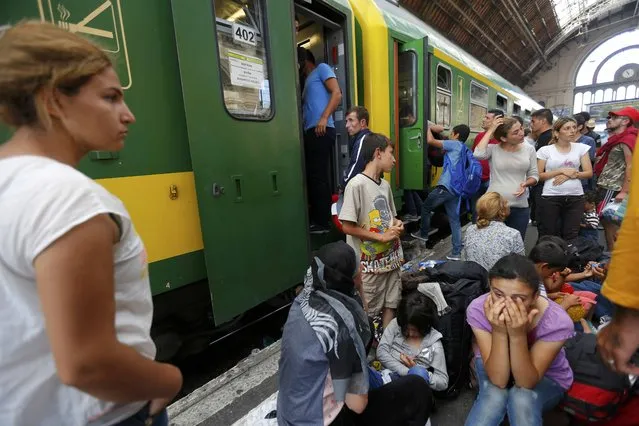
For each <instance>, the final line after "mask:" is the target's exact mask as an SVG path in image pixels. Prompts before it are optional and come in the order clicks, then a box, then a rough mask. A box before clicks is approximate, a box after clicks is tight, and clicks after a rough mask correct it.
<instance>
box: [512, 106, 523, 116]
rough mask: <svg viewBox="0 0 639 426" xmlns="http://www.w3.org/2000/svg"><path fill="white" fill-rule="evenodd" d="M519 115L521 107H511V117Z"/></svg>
mask: <svg viewBox="0 0 639 426" xmlns="http://www.w3.org/2000/svg"><path fill="white" fill-rule="evenodd" d="M519 114H521V107H520V106H519V105H517V104H514V105H513V115H519Z"/></svg>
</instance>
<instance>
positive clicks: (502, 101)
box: [497, 93, 508, 113]
mask: <svg viewBox="0 0 639 426" xmlns="http://www.w3.org/2000/svg"><path fill="white" fill-rule="evenodd" d="M497 108H499V109H500V110H502V111H504V113H508V98H507V97H505V96H504V95H502V94H500V93H497Z"/></svg>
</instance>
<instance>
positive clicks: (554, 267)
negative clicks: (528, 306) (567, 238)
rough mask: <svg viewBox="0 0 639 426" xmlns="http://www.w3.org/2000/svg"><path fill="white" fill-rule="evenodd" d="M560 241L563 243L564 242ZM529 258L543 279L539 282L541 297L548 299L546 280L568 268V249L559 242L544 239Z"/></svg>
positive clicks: (531, 252)
mask: <svg viewBox="0 0 639 426" xmlns="http://www.w3.org/2000/svg"><path fill="white" fill-rule="evenodd" d="M559 240H560V241H561V242H563V240H561V239H559ZM528 258H529V259H530V260H532V262H533V263H534V264H535V269H536V270H537V274H538V275H539V278H540V279H541V281H540V282H539V295H540V296H543V297H547V294H546V288H545V287H544V280H545V279H547V278H550V277H551V276H552V275H553V274H554V273H557V272H561V271H563V270H564V269H566V267H567V266H568V254H567V253H566V248H565V247H564V246H562V245H561V244H559V243H558V242H557V241H553V240H552V239H550V238H546V237H542V239H540V240H539V242H538V243H537V245H536V246H535V247H533V249H532V250H531V251H530V254H529V255H528Z"/></svg>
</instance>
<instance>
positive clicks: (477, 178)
mask: <svg viewBox="0 0 639 426" xmlns="http://www.w3.org/2000/svg"><path fill="white" fill-rule="evenodd" d="M460 143H461V144H462V149H461V152H460V154H459V161H458V162H457V164H456V165H455V166H454V167H453V165H452V164H451V162H450V156H449V155H445V156H444V169H447V168H448V169H450V187H451V192H452V193H453V195H457V196H459V204H458V206H457V211H459V210H460V207H461V200H466V206H467V208H470V201H469V200H470V198H471V197H472V196H473V195H475V194H476V193H477V191H479V187H480V185H481V174H482V167H481V163H480V162H479V160H477V159H476V158H475V157H474V156H473V153H472V152H471V150H470V149H468V147H467V146H466V145H465V144H464V143H462V142H460Z"/></svg>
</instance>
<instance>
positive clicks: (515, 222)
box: [504, 207, 530, 241]
mask: <svg viewBox="0 0 639 426" xmlns="http://www.w3.org/2000/svg"><path fill="white" fill-rule="evenodd" d="M529 220H530V207H511V208H510V215H508V217H507V218H506V220H505V221H504V223H505V224H506V226H508V227H510V228H513V229H516V230H517V231H519V233H520V234H521V239H522V240H524V241H526V231H527V230H528V221H529Z"/></svg>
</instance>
